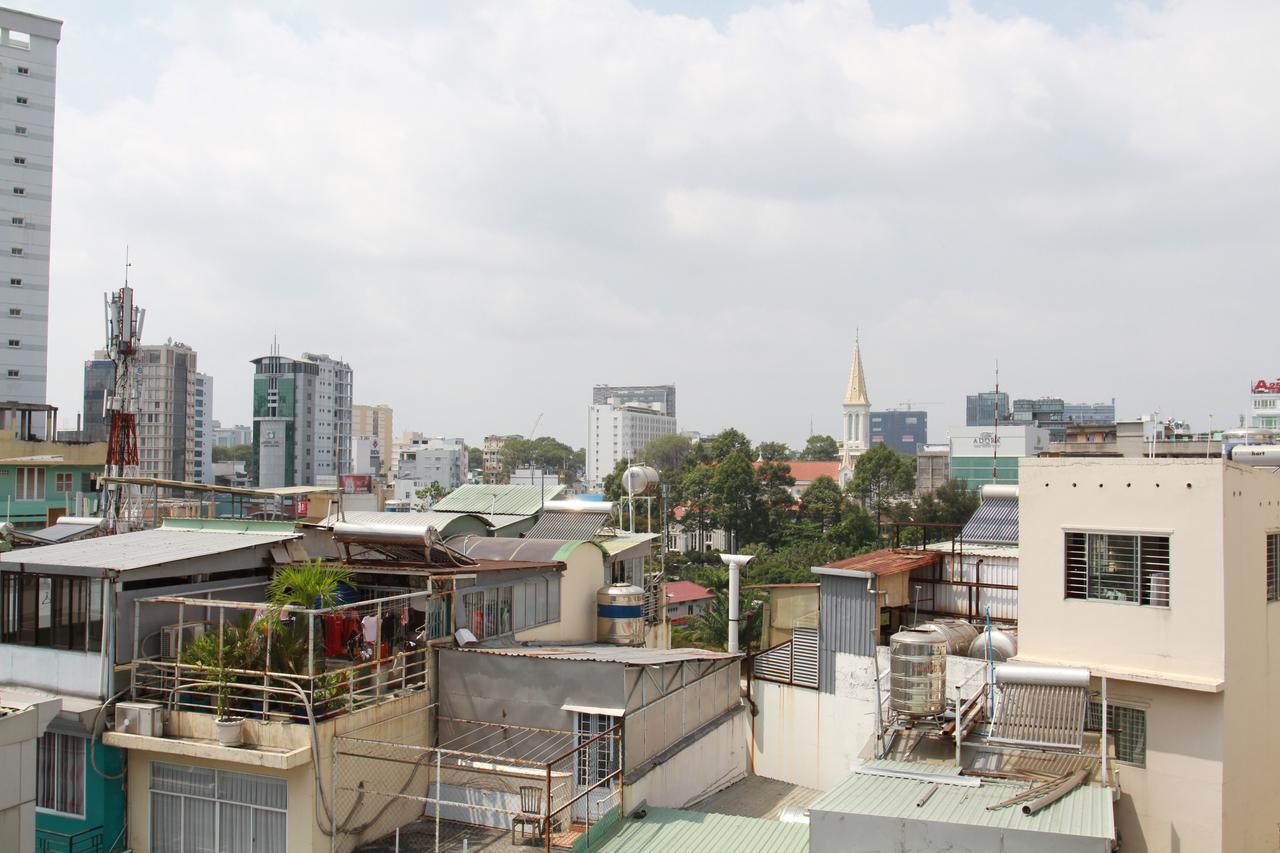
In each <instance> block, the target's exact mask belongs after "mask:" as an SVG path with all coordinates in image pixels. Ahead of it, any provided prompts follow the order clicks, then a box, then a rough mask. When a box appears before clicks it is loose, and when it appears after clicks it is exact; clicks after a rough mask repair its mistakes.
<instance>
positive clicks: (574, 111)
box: [51, 0, 1280, 442]
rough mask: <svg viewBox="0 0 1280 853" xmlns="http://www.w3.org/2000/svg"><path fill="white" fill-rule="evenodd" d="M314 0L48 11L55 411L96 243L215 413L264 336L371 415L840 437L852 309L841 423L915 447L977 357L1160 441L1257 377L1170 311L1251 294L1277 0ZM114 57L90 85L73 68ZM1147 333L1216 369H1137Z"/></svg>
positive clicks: (1268, 176)
mask: <svg viewBox="0 0 1280 853" xmlns="http://www.w3.org/2000/svg"><path fill="white" fill-rule="evenodd" d="M348 9H349V7H348V6H346V4H321V5H318V6H313V5H312V4H297V3H282V4H278V5H276V6H273V7H268V8H267V10H265V11H264V10H262V9H259V8H250V7H246V6H234V5H232V6H216V7H215V6H208V7H203V6H189V7H184V8H182V9H181V10H179V11H177V12H174V13H172V14H171V15H169V16H168V17H162V18H159V19H146V20H143V19H139V20H137V21H132V22H123V23H122V22H121V21H119V20H113V21H111V22H110V23H109V24H105V23H104V24H101V25H99V28H98V29H97V30H95V29H93V27H92V26H91V25H90V23H89V22H88V21H86V22H84V24H82V25H81V26H79V27H77V22H76V20H74V19H73V18H71V16H67V18H68V23H67V29H66V34H65V37H64V41H63V44H62V47H61V50H62V71H61V74H60V79H59V85H60V87H61V88H60V99H61V100H60V107H59V115H58V125H57V134H58V151H57V164H56V172H55V200H54V238H53V239H54V258H55V260H54V283H55V284H54V296H53V311H54V315H53V316H54V323H55V330H56V331H55V336H54V343H53V349H52V352H51V359H52V365H51V373H52V382H51V393H52V395H53V397H54V401H55V402H58V403H60V404H62V405H63V406H64V407H66V408H67V409H68V410H69V411H74V410H75V409H76V408H78V404H77V402H76V401H77V400H78V397H79V381H80V377H79V363H80V361H81V360H82V359H83V358H85V357H87V355H88V354H89V351H90V350H91V349H92V348H93V346H94V345H95V344H96V340H97V336H98V334H99V332H98V330H99V329H100V327H101V323H100V317H99V316H98V312H99V311H100V309H99V307H98V306H99V304H100V301H99V300H100V296H99V293H100V292H101V291H102V290H103V289H105V288H107V287H110V286H113V285H114V284H115V282H116V281H117V279H118V270H119V264H120V261H121V260H122V256H123V247H124V245H125V244H126V243H130V244H132V245H133V247H134V249H133V252H134V259H135V261H136V266H135V268H134V280H135V283H136V284H137V286H138V288H139V294H140V299H141V301H142V302H143V304H145V305H146V306H147V307H148V311H149V317H148V333H149V336H150V337H152V338H153V339H156V338H163V337H168V336H173V337H175V338H179V339H182V340H185V341H187V342H188V343H190V344H191V345H193V346H195V347H196V348H197V349H198V351H199V353H200V359H201V364H202V366H203V367H204V368H205V369H207V370H210V371H211V372H213V373H214V374H215V377H216V380H217V384H216V394H217V397H216V402H215V412H216V414H217V415H218V417H220V418H221V419H223V420H228V421H230V420H243V419H244V418H245V417H246V415H247V413H248V408H249V386H248V375H249V370H250V368H249V365H248V359H250V358H252V357H254V356H257V355H260V354H262V353H263V352H264V351H265V350H266V347H267V346H268V344H269V342H270V339H271V336H272V334H273V333H279V335H280V340H281V345H282V347H283V349H284V350H285V351H287V352H301V351H302V350H304V349H305V350H312V351H324V350H329V351H331V352H333V353H335V354H338V353H341V354H342V355H343V356H345V357H347V358H348V359H350V360H351V361H352V362H353V364H354V365H355V368H356V371H357V372H356V389H357V392H356V393H357V397H358V398H360V399H361V400H367V401H371V402H372V401H385V402H389V403H391V404H392V405H394V406H395V407H396V411H397V416H396V421H397V427H398V428H399V427H405V428H418V429H423V430H427V431H431V432H444V433H449V434H463V435H467V436H468V437H471V438H472V439H477V438H479V437H480V436H482V435H484V434H486V433H487V432H491V431H500V432H505V431H512V430H522V429H525V428H527V424H525V423H524V422H525V421H526V420H530V418H529V416H528V415H527V414H526V413H530V412H532V413H534V414H536V412H538V411H545V412H546V413H547V415H546V419H545V421H544V427H543V429H544V430H546V431H548V432H551V433H559V434H562V435H563V436H564V437H566V438H568V439H569V440H571V441H574V442H581V441H582V440H583V439H584V424H583V418H582V409H583V407H584V406H585V404H586V402H587V400H588V398H587V391H588V386H589V385H590V384H592V383H594V382H609V381H616V382H640V381H649V380H652V381H670V380H675V381H676V382H678V383H679V384H680V385H681V408H682V410H683V415H684V418H683V419H682V420H684V423H683V424H682V426H685V427H687V428H695V429H696V428H704V429H705V428H708V427H709V426H719V425H723V424H726V423H730V422H732V423H737V424H739V425H740V426H741V427H742V428H743V429H745V430H747V431H748V432H749V433H750V434H752V435H753V436H756V437H758V438H772V437H777V438H784V439H787V440H790V441H793V442H799V441H801V440H802V439H803V436H804V434H805V432H807V427H808V419H809V416H810V414H814V415H815V416H816V417H817V419H818V421H817V424H816V425H817V427H818V429H820V430H825V431H831V430H833V429H835V426H836V418H837V415H838V403H839V399H840V394H841V391H842V388H843V382H844V376H843V374H844V372H845V370H846V369H847V360H848V350H849V346H850V342H851V339H852V334H853V327H854V326H855V325H856V326H860V327H861V329H862V334H863V341H864V349H865V350H866V355H867V363H868V370H869V371H870V373H869V376H868V381H869V384H870V385H871V388H872V390H873V395H874V396H873V400H876V401H880V402H884V403H886V404H887V403H892V402H898V401H903V400H907V399H911V398H913V397H914V398H927V399H943V398H944V397H942V396H940V395H947V396H946V399H951V400H952V401H953V402H952V403H951V404H948V405H947V406H943V407H940V409H939V411H938V413H937V414H935V421H939V422H936V423H935V424H934V430H935V432H937V433H938V434H939V435H941V434H942V433H943V432H944V431H945V427H946V425H947V424H946V422H945V421H946V420H948V419H951V420H954V419H955V418H956V417H959V416H961V408H960V407H961V405H962V404H963V394H964V393H965V392H968V391H972V390H974V389H976V388H978V387H982V386H985V385H986V384H988V378H989V374H990V362H991V357H990V356H991V355H992V353H993V352H996V351H999V353H1000V356H1001V359H1002V363H1005V364H1007V365H1008V370H1009V371H1010V375H1011V376H1014V377H1017V379H1016V381H1017V382H1018V386H1017V387H1014V388H1013V391H1014V393H1015V394H1018V393H1021V394H1028V395H1039V394H1045V393H1063V394H1068V395H1069V396H1085V397H1098V398H1104V397H1105V398H1110V397H1111V396H1116V397H1117V398H1119V402H1120V404H1121V411H1122V412H1133V411H1138V410H1139V408H1141V407H1147V408H1149V407H1150V406H1151V403H1150V402H1149V400H1152V401H1156V402H1158V403H1160V404H1161V408H1162V409H1164V410H1171V409H1174V408H1178V411H1179V413H1180V414H1183V415H1184V416H1185V417H1190V418H1192V419H1193V420H1199V419H1201V418H1200V416H1199V414H1198V413H1199V411H1200V410H1205V411H1208V410H1213V411H1215V412H1218V413H1219V415H1218V416H1217V417H1219V418H1221V417H1222V413H1223V412H1230V411H1238V410H1239V409H1240V408H1241V407H1242V405H1243V394H1244V391H1243V389H1244V387H1245V382H1246V380H1248V379H1249V378H1250V377H1251V374H1252V373H1253V372H1256V371H1262V372H1264V373H1265V372H1267V371H1274V366H1273V365H1272V364H1269V363H1268V362H1267V361H1266V360H1267V359H1268V358H1274V354H1273V349H1272V348H1270V347H1268V346H1267V345H1266V343H1265V341H1266V340H1268V339H1269V337H1268V335H1264V334H1262V333H1263V332H1264V331H1269V326H1268V325H1267V324H1266V323H1265V317H1264V316H1261V315H1259V314H1250V313H1248V312H1245V313H1244V314H1241V313H1234V314H1232V315H1230V316H1223V318H1222V321H1221V322H1220V323H1217V324H1213V323H1206V322H1205V320H1206V311H1205V306H1204V304H1203V303H1202V302H1201V300H1200V299H1199V298H1198V295H1199V294H1201V293H1202V292H1203V291H1204V288H1205V287H1207V286H1213V287H1215V288H1217V289H1218V290H1219V292H1221V293H1223V294H1231V296H1232V298H1235V299H1239V300H1242V301H1248V300H1253V301H1255V302H1258V301H1260V302H1262V303H1263V304H1270V305H1271V306H1272V307H1273V308H1274V307H1275V298H1274V296H1273V295H1272V294H1273V292H1274V290H1273V287H1274V281H1273V280H1272V279H1273V272H1274V270H1275V269H1276V268H1277V266H1276V261H1277V260H1278V258H1277V255H1278V254H1280V252H1278V251H1277V249H1276V247H1275V245H1274V240H1273V238H1272V236H1271V235H1272V234H1274V233H1275V229H1276V226H1277V225H1278V224H1280V221H1278V220H1280V208H1278V207H1277V202H1276V200H1275V197H1274V192H1273V191H1272V190H1271V188H1273V187H1274V186H1276V185H1277V178H1278V177H1280V116H1278V115H1277V110H1276V107H1275V99H1274V92H1273V91H1272V90H1273V88H1274V87H1273V81H1274V80H1275V79H1277V77H1278V76H1280V54H1277V53H1276V52H1275V51H1274V50H1272V49H1271V45H1272V44H1273V43H1274V42H1275V40H1276V39H1277V38H1280V8H1278V7H1276V6H1275V5H1274V4H1271V3H1264V2H1257V3H1244V2H1241V3H1231V4H1219V3H1172V4H1169V5H1168V6H1166V7H1161V8H1159V9H1149V8H1146V7H1142V6H1133V7H1131V8H1130V9H1129V11H1128V12H1127V13H1126V14H1125V15H1124V16H1122V18H1121V20H1120V22H1119V23H1118V24H1117V25H1116V26H1113V27H1110V28H1107V29H1102V28H1095V29H1087V30H1084V31H1082V32H1081V33H1079V34H1075V35H1064V34H1062V33H1060V32H1057V31H1055V30H1054V29H1053V28H1052V27H1050V26H1048V25H1046V24H1044V23H1040V22H1037V21H1035V20H1032V19H1030V18H1025V17H1021V18H1020V17H1012V18H1004V19H999V20H997V19H994V18H991V17H988V16H985V15H983V14H981V13H980V12H977V11H974V9H972V8H970V7H969V6H968V5H965V4H956V5H955V6H953V8H952V10H951V12H950V13H949V14H948V15H946V16H945V17H942V18H939V19H937V20H934V21H930V22H927V23H924V24H920V25H915V26H909V27H904V28H900V29H894V28H887V27H883V26H879V25H877V23H876V21H875V19H874V17H873V15H872V14H871V12H870V10H869V9H868V7H867V6H866V5H865V4H864V3H861V2H853V0H847V2H840V1H839V0H830V2H823V1H822V0H809V1H808V2H798V3H788V4H781V5H776V6H769V7H761V8H755V9H750V10H748V11H746V12H743V13H741V14H737V15H734V16H732V17H731V18H730V19H729V20H728V21H727V22H726V23H725V24H724V26H721V27H719V28H717V26H714V25H713V24H712V23H710V22H708V21H705V20H701V19H697V18H692V17H678V16H670V15H657V14H654V13H651V12H647V11H642V10H639V9H636V8H635V7H633V6H631V5H629V4H627V3H625V2H621V0H612V1H611V2H601V3H588V4H579V3H570V2H552V0H547V1H546V2H531V3H524V4H513V3H505V2H504V3H493V4H483V3H482V4H470V3H467V4H460V5H457V6H449V7H444V8H432V9H431V10H429V11H419V10H418V9H417V7H416V5H414V4H404V5H401V6H392V7H388V9H386V10H383V13H382V14H381V15H379V16H377V20H368V19H367V16H366V15H364V14H363V13H362V14H357V13H355V12H350V11H348ZM121 33H125V34H126V35H129V34H131V35H132V37H133V38H136V39H137V40H139V41H140V42H141V44H140V46H139V55H140V56H143V57H145V58H146V62H145V63H141V64H140V63H139V62H131V61H130V60H129V58H127V57H121V56H120V51H119V39H121V38H124V37H125V36H121V35H120V34H121ZM118 64H124V65H127V67H128V68H129V69H130V70H131V72H132V73H133V74H134V75H135V76H134V77H131V78H130V80H129V83H128V86H122V87H121V92H122V94H120V95H114V94H112V90H111V89H110V88H109V87H105V86H103V85H102V84H101V82H100V81H98V80H94V79H87V77H88V75H87V74H85V71H86V69H90V68H96V69H98V73H99V74H102V75H110V74H112V72H113V68H114V67H115V66H116V65H118ZM77 71H78V72H80V74H81V75H83V76H82V77H81V78H78V77H77V76H76V74H75V72H77ZM137 75H140V76H137ZM1153 306H1154V307H1158V311H1153V310H1152V309H1153ZM922 318H927V322H924V323H921V322H920V321H921V319H922ZM993 321H994V322H993ZM991 327H995V328H996V330H997V331H996V336H995V337H994V338H991V337H988V338H987V341H986V342H985V343H981V344H979V343H975V341H976V340H977V338H978V336H979V333H980V332H981V333H983V334H985V333H986V332H985V330H986V329H988V328H991ZM1121 329H1123V334H1120V333H1119V332H1120V330H1121ZM1218 329H1221V331H1218ZM1228 329H1229V330H1230V331H1228ZM923 330H927V333H924V332H923ZM1099 330H1101V332H1102V333H1101V334H1100V333H1099ZM1171 339H1172V340H1178V339H1185V340H1194V341H1196V342H1197V344H1196V347H1197V350H1196V352H1198V353H1200V354H1201V355H1202V357H1203V358H1204V359H1206V360H1207V361H1208V362H1209V363H1213V362H1214V359H1216V360H1217V364H1218V365H1219V366H1218V368H1217V370H1216V371H1210V372H1208V373H1205V372H1203V369H1202V372H1201V373H1200V374H1198V375H1201V376H1203V377H1204V378H1203V383H1202V384H1201V385H1200V386H1198V387H1188V386H1187V385H1186V383H1185V382H1184V381H1183V371H1182V370H1181V369H1180V367H1179V363H1178V362H1179V359H1176V358H1166V359H1154V360H1149V361H1145V362H1144V363H1142V364H1141V368H1140V369H1139V366H1138V364H1137V363H1135V361H1134V360H1133V354H1134V353H1135V352H1137V353H1149V352H1153V351H1176V350H1165V349H1164V348H1163V345H1164V343H1165V342H1167V341H1169V340H1171ZM1086 344H1087V349H1083V348H1082V347H1084V345H1086ZM1082 364H1084V365H1089V366H1091V367H1094V368H1097V367H1105V368H1107V369H1091V370H1090V371H1089V372H1088V374H1087V375H1085V376H1081V375H1080V374H1081V371H1080V369H1079V368H1080V365H1082ZM936 377H946V380H947V381H946V383H945V384H943V383H941V382H939V381H938V380H937V378H936ZM442 389H445V390H447V392H448V393H447V394H445V393H442ZM1179 407H1180V408H1179ZM64 418H65V415H64Z"/></svg>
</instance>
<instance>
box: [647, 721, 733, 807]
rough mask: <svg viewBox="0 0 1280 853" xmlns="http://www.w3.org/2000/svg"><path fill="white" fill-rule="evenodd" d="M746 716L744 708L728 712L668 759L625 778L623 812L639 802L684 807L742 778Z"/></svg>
mask: <svg viewBox="0 0 1280 853" xmlns="http://www.w3.org/2000/svg"><path fill="white" fill-rule="evenodd" d="M749 719H750V715H749V714H748V713H747V712H746V710H745V709H743V710H742V711H739V712H738V713H735V714H733V715H731V716H730V717H729V718H728V719H726V720H725V721H724V722H722V723H721V724H720V725H718V726H716V727H715V728H714V729H712V730H711V731H709V732H707V733H706V734H704V735H703V736H702V737H701V738H699V739H698V740H697V741H695V742H694V743H692V744H690V745H689V746H688V747H686V748H684V749H682V750H681V751H680V752H678V753H676V754H675V755H674V756H673V757H672V758H671V759H670V760H669V761H667V762H665V763H662V764H659V765H657V766H655V767H654V768H653V769H652V770H650V771H649V772H648V773H646V774H645V775H644V776H642V777H640V778H639V779H636V780H634V781H628V782H627V784H626V788H625V791H624V797H625V802H624V804H623V805H624V809H623V811H624V812H628V813H629V812H630V811H631V810H632V809H634V808H635V807H636V806H638V805H639V804H640V803H642V802H647V803H648V804H649V805H651V806H659V807H664V808H675V809H678V808H684V807H685V806H688V805H691V804H692V803H695V802H697V801H698V800H700V799H702V798H703V797H706V796H708V795H710V794H713V793H715V792H716V791H719V790H720V789H721V788H725V787H728V786H729V785H732V784H733V783H734V782H737V781H738V780H739V779H742V778H743V777H745V776H746V775H747V771H748V769H749V763H750V756H749V755H748V748H747V740H748V737H749V733H750V724H749V722H748V720H749Z"/></svg>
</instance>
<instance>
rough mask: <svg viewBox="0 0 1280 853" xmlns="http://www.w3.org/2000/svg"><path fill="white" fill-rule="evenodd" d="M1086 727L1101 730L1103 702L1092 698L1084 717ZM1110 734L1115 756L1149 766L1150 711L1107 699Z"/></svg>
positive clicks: (1108, 730) (1131, 762)
mask: <svg viewBox="0 0 1280 853" xmlns="http://www.w3.org/2000/svg"><path fill="white" fill-rule="evenodd" d="M1084 727H1085V729H1086V730H1087V731H1091V732H1101V731H1102V703H1101V702H1090V703H1089V714H1088V716H1087V717H1086V718H1085V723H1084ZM1107 737H1108V738H1110V739H1111V740H1112V741H1113V742H1114V743H1115V747H1116V752H1115V755H1116V759H1117V760H1118V761H1124V762H1127V763H1129V764H1136V765H1138V766H1139V767H1146V766H1147V712H1146V711H1144V710H1142V709H1141V708H1129V707H1127V706H1125V705H1116V704H1115V703H1113V702H1108V703H1107Z"/></svg>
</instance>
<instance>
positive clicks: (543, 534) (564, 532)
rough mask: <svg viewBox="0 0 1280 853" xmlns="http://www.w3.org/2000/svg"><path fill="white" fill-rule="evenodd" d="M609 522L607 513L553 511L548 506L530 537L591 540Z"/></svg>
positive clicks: (530, 530)
mask: <svg viewBox="0 0 1280 853" xmlns="http://www.w3.org/2000/svg"><path fill="white" fill-rule="evenodd" d="M608 520H609V513H607V512H583V511H573V512H563V511H561V510H555V511H552V509H551V508H550V507H549V506H548V508H547V510H546V511H545V512H544V513H542V516H541V517H540V518H539V519H538V522H537V523H536V524H534V525H533V527H531V528H529V533H528V535H529V536H532V537H535V538H539V539H590V538H591V537H592V536H595V535H596V534H597V533H599V532H600V528H601V527H603V526H604V523H605V522H606V521H608Z"/></svg>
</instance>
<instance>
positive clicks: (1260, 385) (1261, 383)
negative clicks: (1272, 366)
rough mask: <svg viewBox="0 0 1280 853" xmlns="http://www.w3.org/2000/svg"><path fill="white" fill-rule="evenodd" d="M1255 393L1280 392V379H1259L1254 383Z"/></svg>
mask: <svg viewBox="0 0 1280 853" xmlns="http://www.w3.org/2000/svg"><path fill="white" fill-rule="evenodd" d="M1253 393H1255V394H1280V379H1272V380H1270V381H1268V380H1266V379H1259V380H1258V381H1257V382H1255V383H1253Z"/></svg>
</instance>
